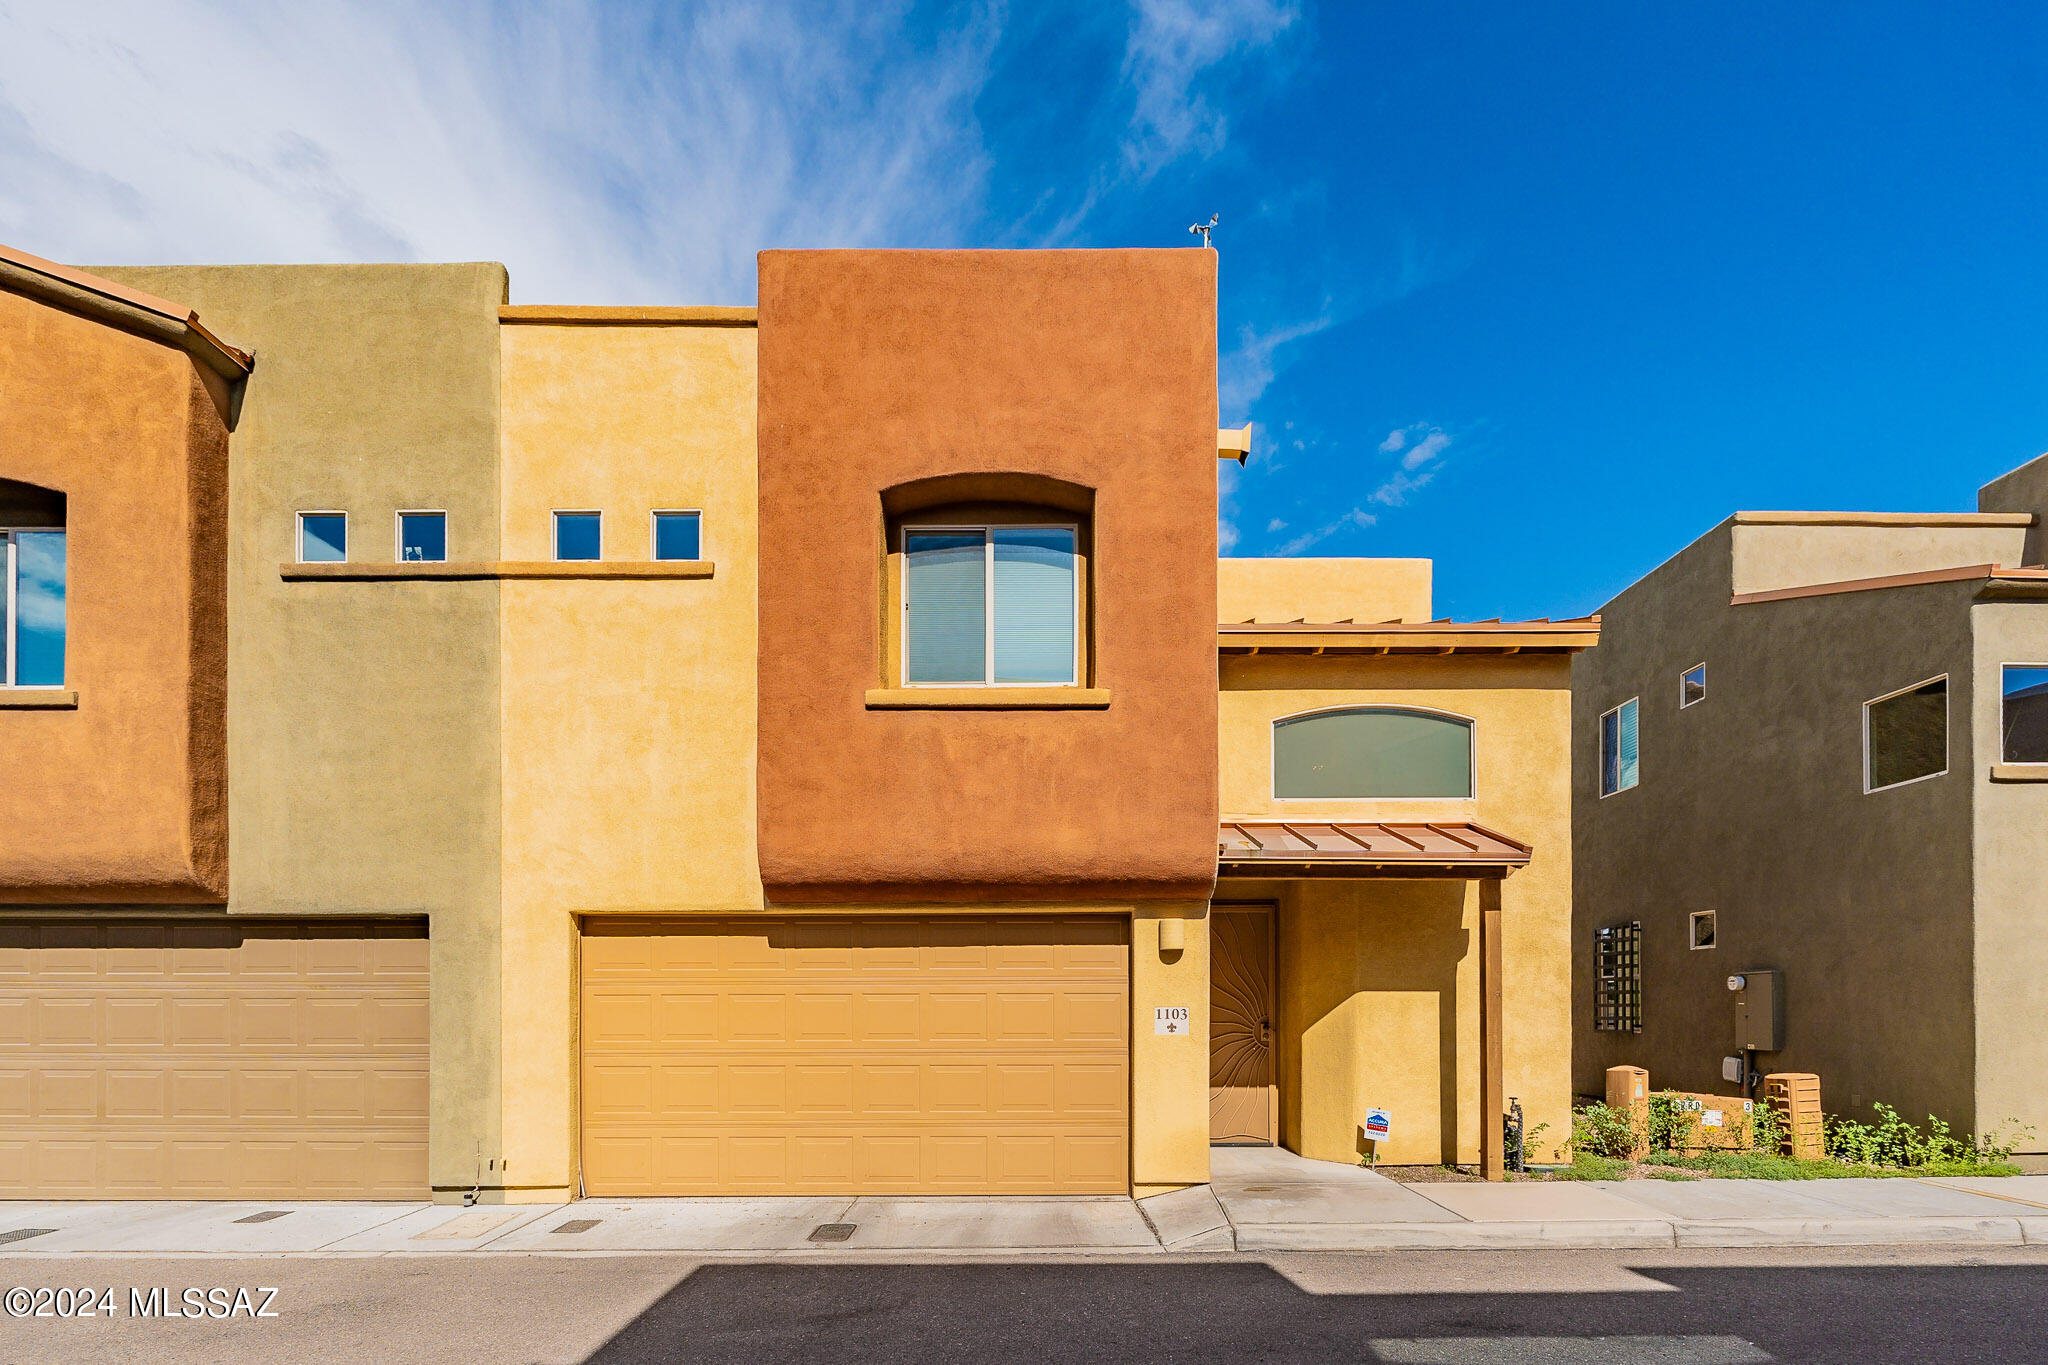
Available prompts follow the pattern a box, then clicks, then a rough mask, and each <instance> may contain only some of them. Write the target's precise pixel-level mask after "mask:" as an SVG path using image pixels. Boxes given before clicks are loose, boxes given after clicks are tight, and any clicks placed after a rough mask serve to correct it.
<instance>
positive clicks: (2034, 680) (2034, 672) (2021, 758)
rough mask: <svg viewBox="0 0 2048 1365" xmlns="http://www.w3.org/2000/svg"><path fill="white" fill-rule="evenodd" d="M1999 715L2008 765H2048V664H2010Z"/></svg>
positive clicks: (2003, 748) (2006, 669) (2006, 673)
mask: <svg viewBox="0 0 2048 1365" xmlns="http://www.w3.org/2000/svg"><path fill="white" fill-rule="evenodd" d="M2004 683H2005V686H2004V689H2003V699H2002V709H2001V712H2000V715H1999V726H2000V731H2001V733H2002V734H2003V735H2004V742H2003V745H2002V748H2001V752H2002V753H2003V754H2004V756H2005V761H2006V762H2007V763H2048V664H2007V665H2006V666H2005V678H2004Z"/></svg>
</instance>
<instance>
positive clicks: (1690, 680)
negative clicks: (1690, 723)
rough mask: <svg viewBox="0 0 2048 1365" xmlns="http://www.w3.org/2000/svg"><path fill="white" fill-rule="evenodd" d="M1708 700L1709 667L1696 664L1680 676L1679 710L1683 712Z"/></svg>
mask: <svg viewBox="0 0 2048 1365" xmlns="http://www.w3.org/2000/svg"><path fill="white" fill-rule="evenodd" d="M1706 699H1707V666H1706V665H1705V664H1694V665H1693V666H1692V667H1691V668H1688V669H1686V670H1685V672H1683V673H1681V674H1679V675H1678V709H1679V710H1681V711H1683V710H1684V709H1685V708H1686V707H1688V706H1692V705H1694V704H1696V703H1698V702H1703V701H1705V700H1706Z"/></svg>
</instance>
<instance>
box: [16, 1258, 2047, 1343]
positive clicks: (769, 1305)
mask: <svg viewBox="0 0 2048 1365" xmlns="http://www.w3.org/2000/svg"><path fill="white" fill-rule="evenodd" d="M0 1281H4V1288H5V1289H6V1290H9V1291H11V1290H13V1289H16V1288H26V1289H29V1290H31V1291H32V1292H33V1291H34V1290H36V1289H38V1288H49V1289H52V1290H55V1289H58V1288H60V1287H67V1286H68V1287H71V1288H73V1289H74V1290H75V1291H90V1298H89V1299H88V1300H87V1301H89V1302H91V1303H93V1304H96V1305H101V1306H103V1305H105V1304H106V1302H107V1299H106V1298H105V1297H103V1296H102V1294H101V1291H102V1290H105V1289H112V1290H113V1296H112V1300H113V1305H114V1311H113V1312H112V1314H111V1315H107V1314H105V1313H101V1314H98V1315H96V1316H94V1317H91V1318H82V1317H65V1318H59V1317H41V1318H39V1317H34V1316H30V1317H25V1318H16V1317H13V1316H8V1317H7V1318H5V1319H4V1321H0V1360H6V1361H23V1362H44V1361H48V1362H71V1361H77V1362H88V1361H90V1362H104V1361H114V1360H150V1361H195V1362H197V1361H206V1362H224V1363H226V1365H234V1363H235V1362H245V1361H246V1362H262V1363H263V1365H274V1362H278V1361H335V1362H363V1363H365V1365H368V1363H369V1362H379V1363H382V1362H415V1361H419V1362H428V1361H432V1362H440V1361H448V1362H457V1361H459V1362H497V1361H508V1362H548V1363H549V1365H555V1363H557V1362H559V1363H562V1365H567V1363H568V1362H581V1361H592V1362H605V1363H606V1365H611V1363H613V1362H617V1363H619V1365H625V1363H626V1362H670V1361H675V1362H685V1361H687V1362H692V1365H720V1363H722V1362H763V1361H803V1362H822V1361H834V1362H837V1361H889V1362H896V1363H900V1365H919V1363H921V1362H939V1361H944V1362H958V1361H975V1362H996V1363H1004V1362H1036V1361H1101V1362H1117V1363H1118V1365H1140V1363H1149V1362H1164V1361H1189V1362H1196V1361H1199V1362H1237V1361H1289V1362H1292V1361H1325V1360H1331V1361H1337V1360H1341V1361H1373V1360H1386V1361H1412V1362H1458V1361H1469V1362H1497V1361H1498V1362H1517V1365H1553V1362H1554V1363H1555V1365H1608V1363H1609V1362H1630V1363H1633V1362H1638V1361H1654V1362H1672V1363H1673V1365H1739V1363H1740V1362H1750V1361H1768V1360H1785V1361H1855V1362H1859V1363H1862V1365H1867V1362H1872V1361H1932V1360H1940V1361H1971V1362H1978V1361H1990V1362H2005V1361H2013V1362H2020V1361H2026V1362H2038V1361H2042V1360H2048V1248H2014V1249H1996V1250H1973V1251H1971V1252H1968V1253H1963V1252H1960V1251H1958V1252H1953V1253H1949V1252H1943V1251H1939V1250H1929V1249H1926V1248H1916V1249H1913V1250H1910V1251H1907V1250H1898V1251H1875V1250H1864V1251H1851V1250H1828V1251H1789V1252H1788V1251H1770V1252H1762V1251H1694V1252H1656V1253H1648V1252H1593V1251H1571V1252H1564V1251H1561V1252H1534V1251H1516V1252H1474V1253H1465V1252H1443V1251H1437V1252H1405V1253H1400V1252H1395V1253H1372V1254H1348V1253H1309V1254H1295V1255H1275V1256H1270V1257H1243V1256H1239V1257H1225V1258H1186V1259H1177V1258H1165V1257H1147V1258H1144V1259H1142V1260H1095V1259H1091V1260H1061V1261H1053V1260H1049V1259H1044V1258H1035V1259H1028V1260H1024V1259H1011V1260H1007V1261H983V1262H962V1261H958V1260H952V1261H936V1260H934V1261H922V1262H919V1261H907V1260H891V1261H877V1260H860V1261H853V1260H826V1259H823V1258H818V1259H806V1260H801V1261H798V1260H773V1261H754V1262H741V1261H707V1260H703V1259H696V1258H685V1257H662V1256H560V1255H556V1256H548V1257H532V1256H513V1255H506V1256H472V1257H462V1258H457V1257H436V1256H404V1257H292V1258H272V1259H269V1260H230V1259H224V1258H212V1257H207V1258H199V1257H178V1258H150V1259H141V1258H114V1257H106V1258H97V1257H96V1258H85V1257H78V1258H71V1257H28V1256H7V1257H0ZM155 1287H161V1288H163V1289H165V1290H167V1291H169V1292H167V1293H166V1294H164V1295H163V1296H161V1297H160V1298H159V1299H157V1300H156V1302H157V1303H158V1304H159V1305H168V1307H169V1311H171V1312H173V1313H183V1312H185V1311H191V1310H189V1309H188V1308H187V1307H186V1305H187V1304H188V1303H189V1302H190V1300H187V1299H186V1298H185V1296H184V1292H183V1291H185V1290H186V1289H197V1290H201V1291H206V1290H212V1289H220V1290H222V1291H224V1292H223V1293H222V1294H220V1295H217V1296H209V1295H207V1294H205V1293H204V1292H202V1293H201V1294H199V1295H197V1296H196V1298H197V1300H198V1302H199V1303H200V1304H201V1305H203V1306H202V1307H201V1308H200V1309H199V1310H197V1311H198V1312H199V1313H201V1314H203V1313H206V1312H211V1311H216V1310H217V1306H218V1305H219V1304H221V1303H223V1302H225V1303H226V1304H227V1305H228V1306H229V1309H230V1311H232V1312H233V1313H234V1316H230V1317H225V1318H211V1317H207V1316H192V1317H186V1316H175V1317H149V1318H138V1317H135V1316H132V1315H131V1309H132V1307H133V1305H134V1300H133V1298H132V1296H131V1291H133V1290H135V1289H138V1288H139V1289H141V1290H142V1291H143V1298H144V1301H145V1304H146V1303H147V1302H148V1299H149V1295H148V1291H149V1290H150V1289H152V1288H155ZM237 1288H249V1289H251V1290H255V1289H265V1288H274V1289H276V1291H277V1292H276V1294H275V1295H274V1296H273V1297H271V1298H269V1299H268V1301H267V1303H266V1302H264V1301H263V1300H262V1298H261V1296H259V1295H255V1294H253V1293H252V1294H251V1296H250V1297H249V1298H248V1300H247V1301H246V1307H247V1308H248V1309H249V1310H250V1311H254V1310H256V1309H258V1308H265V1309H267V1311H268V1312H271V1313H274V1314H276V1316H275V1317H251V1316H249V1315H248V1312H245V1311H243V1310H242V1309H241V1308H237V1307H236V1306H235V1305H236V1300H235V1298H234V1292H235V1290H236V1289H237ZM84 1297H85V1295H84V1294H83V1293H81V1292H74V1293H73V1294H72V1295H71V1296H70V1297H69V1299H68V1300H66V1299H62V1298H58V1297H57V1296H54V1295H53V1296H52V1298H53V1302H51V1303H50V1304H48V1305H47V1308H48V1311H51V1312H55V1311H58V1309H59V1308H60V1307H61V1308H65V1309H66V1311H70V1312H77V1311H78V1310H79V1302H80V1300H81V1298H84ZM19 1302H20V1300H19V1298H18V1296H17V1298H16V1300H15V1301H14V1302H13V1303H10V1305H9V1308H10V1313H11V1312H12V1310H13V1308H14V1307H15V1306H16V1305H17V1304H18V1303H19Z"/></svg>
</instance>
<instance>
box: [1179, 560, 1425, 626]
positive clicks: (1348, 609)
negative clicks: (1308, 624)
mask: <svg viewBox="0 0 2048 1365" xmlns="http://www.w3.org/2000/svg"><path fill="white" fill-rule="evenodd" d="M1431 569H1432V564H1431V561H1429V560H1427V559H1224V560H1218V561H1217V564H1216V619H1217V620H1218V621H1227V622H1231V623H1233V624H1234V623H1236V622H1239V621H1319V622H1329V621H1360V622H1367V623H1377V622H1381V621H1427V620H1428V619H1429V601H1430V572H1431Z"/></svg>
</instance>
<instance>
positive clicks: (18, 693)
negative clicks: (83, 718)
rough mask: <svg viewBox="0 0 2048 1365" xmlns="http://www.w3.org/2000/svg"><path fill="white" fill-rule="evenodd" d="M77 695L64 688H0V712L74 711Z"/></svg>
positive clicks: (76, 705)
mask: <svg viewBox="0 0 2048 1365" xmlns="http://www.w3.org/2000/svg"><path fill="white" fill-rule="evenodd" d="M77 709H78V693H76V692H74V691H72V690H71V689H69V688H65V687H0V711H76V710H77Z"/></svg>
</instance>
